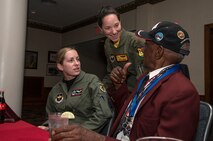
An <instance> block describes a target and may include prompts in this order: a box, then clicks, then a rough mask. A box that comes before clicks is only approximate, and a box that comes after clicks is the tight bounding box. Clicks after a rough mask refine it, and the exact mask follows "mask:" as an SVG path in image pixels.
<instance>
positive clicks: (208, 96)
mask: <svg viewBox="0 0 213 141" xmlns="http://www.w3.org/2000/svg"><path fill="white" fill-rule="evenodd" d="M212 52H213V24H208V25H205V27H204V56H205V57H204V61H205V62H204V65H205V71H204V72H205V76H204V78H205V101H207V102H209V103H210V104H211V105H213V74H212V72H213V54H212Z"/></svg>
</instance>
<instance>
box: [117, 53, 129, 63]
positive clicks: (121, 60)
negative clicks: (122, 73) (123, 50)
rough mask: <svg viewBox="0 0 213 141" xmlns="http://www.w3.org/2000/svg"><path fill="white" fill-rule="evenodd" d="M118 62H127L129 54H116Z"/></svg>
mask: <svg viewBox="0 0 213 141" xmlns="http://www.w3.org/2000/svg"><path fill="white" fill-rule="evenodd" d="M116 60H117V62H126V61H128V56H127V55H125V54H121V55H116Z"/></svg>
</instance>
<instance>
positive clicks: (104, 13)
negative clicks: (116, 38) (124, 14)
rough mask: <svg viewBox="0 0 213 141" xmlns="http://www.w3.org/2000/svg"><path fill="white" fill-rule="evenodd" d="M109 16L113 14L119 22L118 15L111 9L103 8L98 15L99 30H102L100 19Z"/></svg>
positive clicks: (108, 7) (109, 7)
mask: <svg viewBox="0 0 213 141" xmlns="http://www.w3.org/2000/svg"><path fill="white" fill-rule="evenodd" d="M109 14H115V15H116V16H117V17H118V20H119V21H120V14H119V13H118V12H117V11H116V10H115V9H114V8H113V7H111V6H104V7H102V8H101V10H100V12H99V13H98V26H99V27H100V28H102V19H103V18H104V17H105V16H107V15H109Z"/></svg>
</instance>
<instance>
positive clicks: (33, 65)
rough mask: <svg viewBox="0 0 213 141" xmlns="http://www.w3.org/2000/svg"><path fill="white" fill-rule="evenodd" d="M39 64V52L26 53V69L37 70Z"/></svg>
mask: <svg viewBox="0 0 213 141" xmlns="http://www.w3.org/2000/svg"><path fill="white" fill-rule="evenodd" d="M37 64H38V52H36V51H26V52H25V64H24V68H25V69H37Z"/></svg>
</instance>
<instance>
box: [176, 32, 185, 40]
mask: <svg viewBox="0 0 213 141" xmlns="http://www.w3.org/2000/svg"><path fill="white" fill-rule="evenodd" d="M177 36H178V38H179V39H181V40H183V39H184V38H185V34H184V33H183V31H178V32H177Z"/></svg>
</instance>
